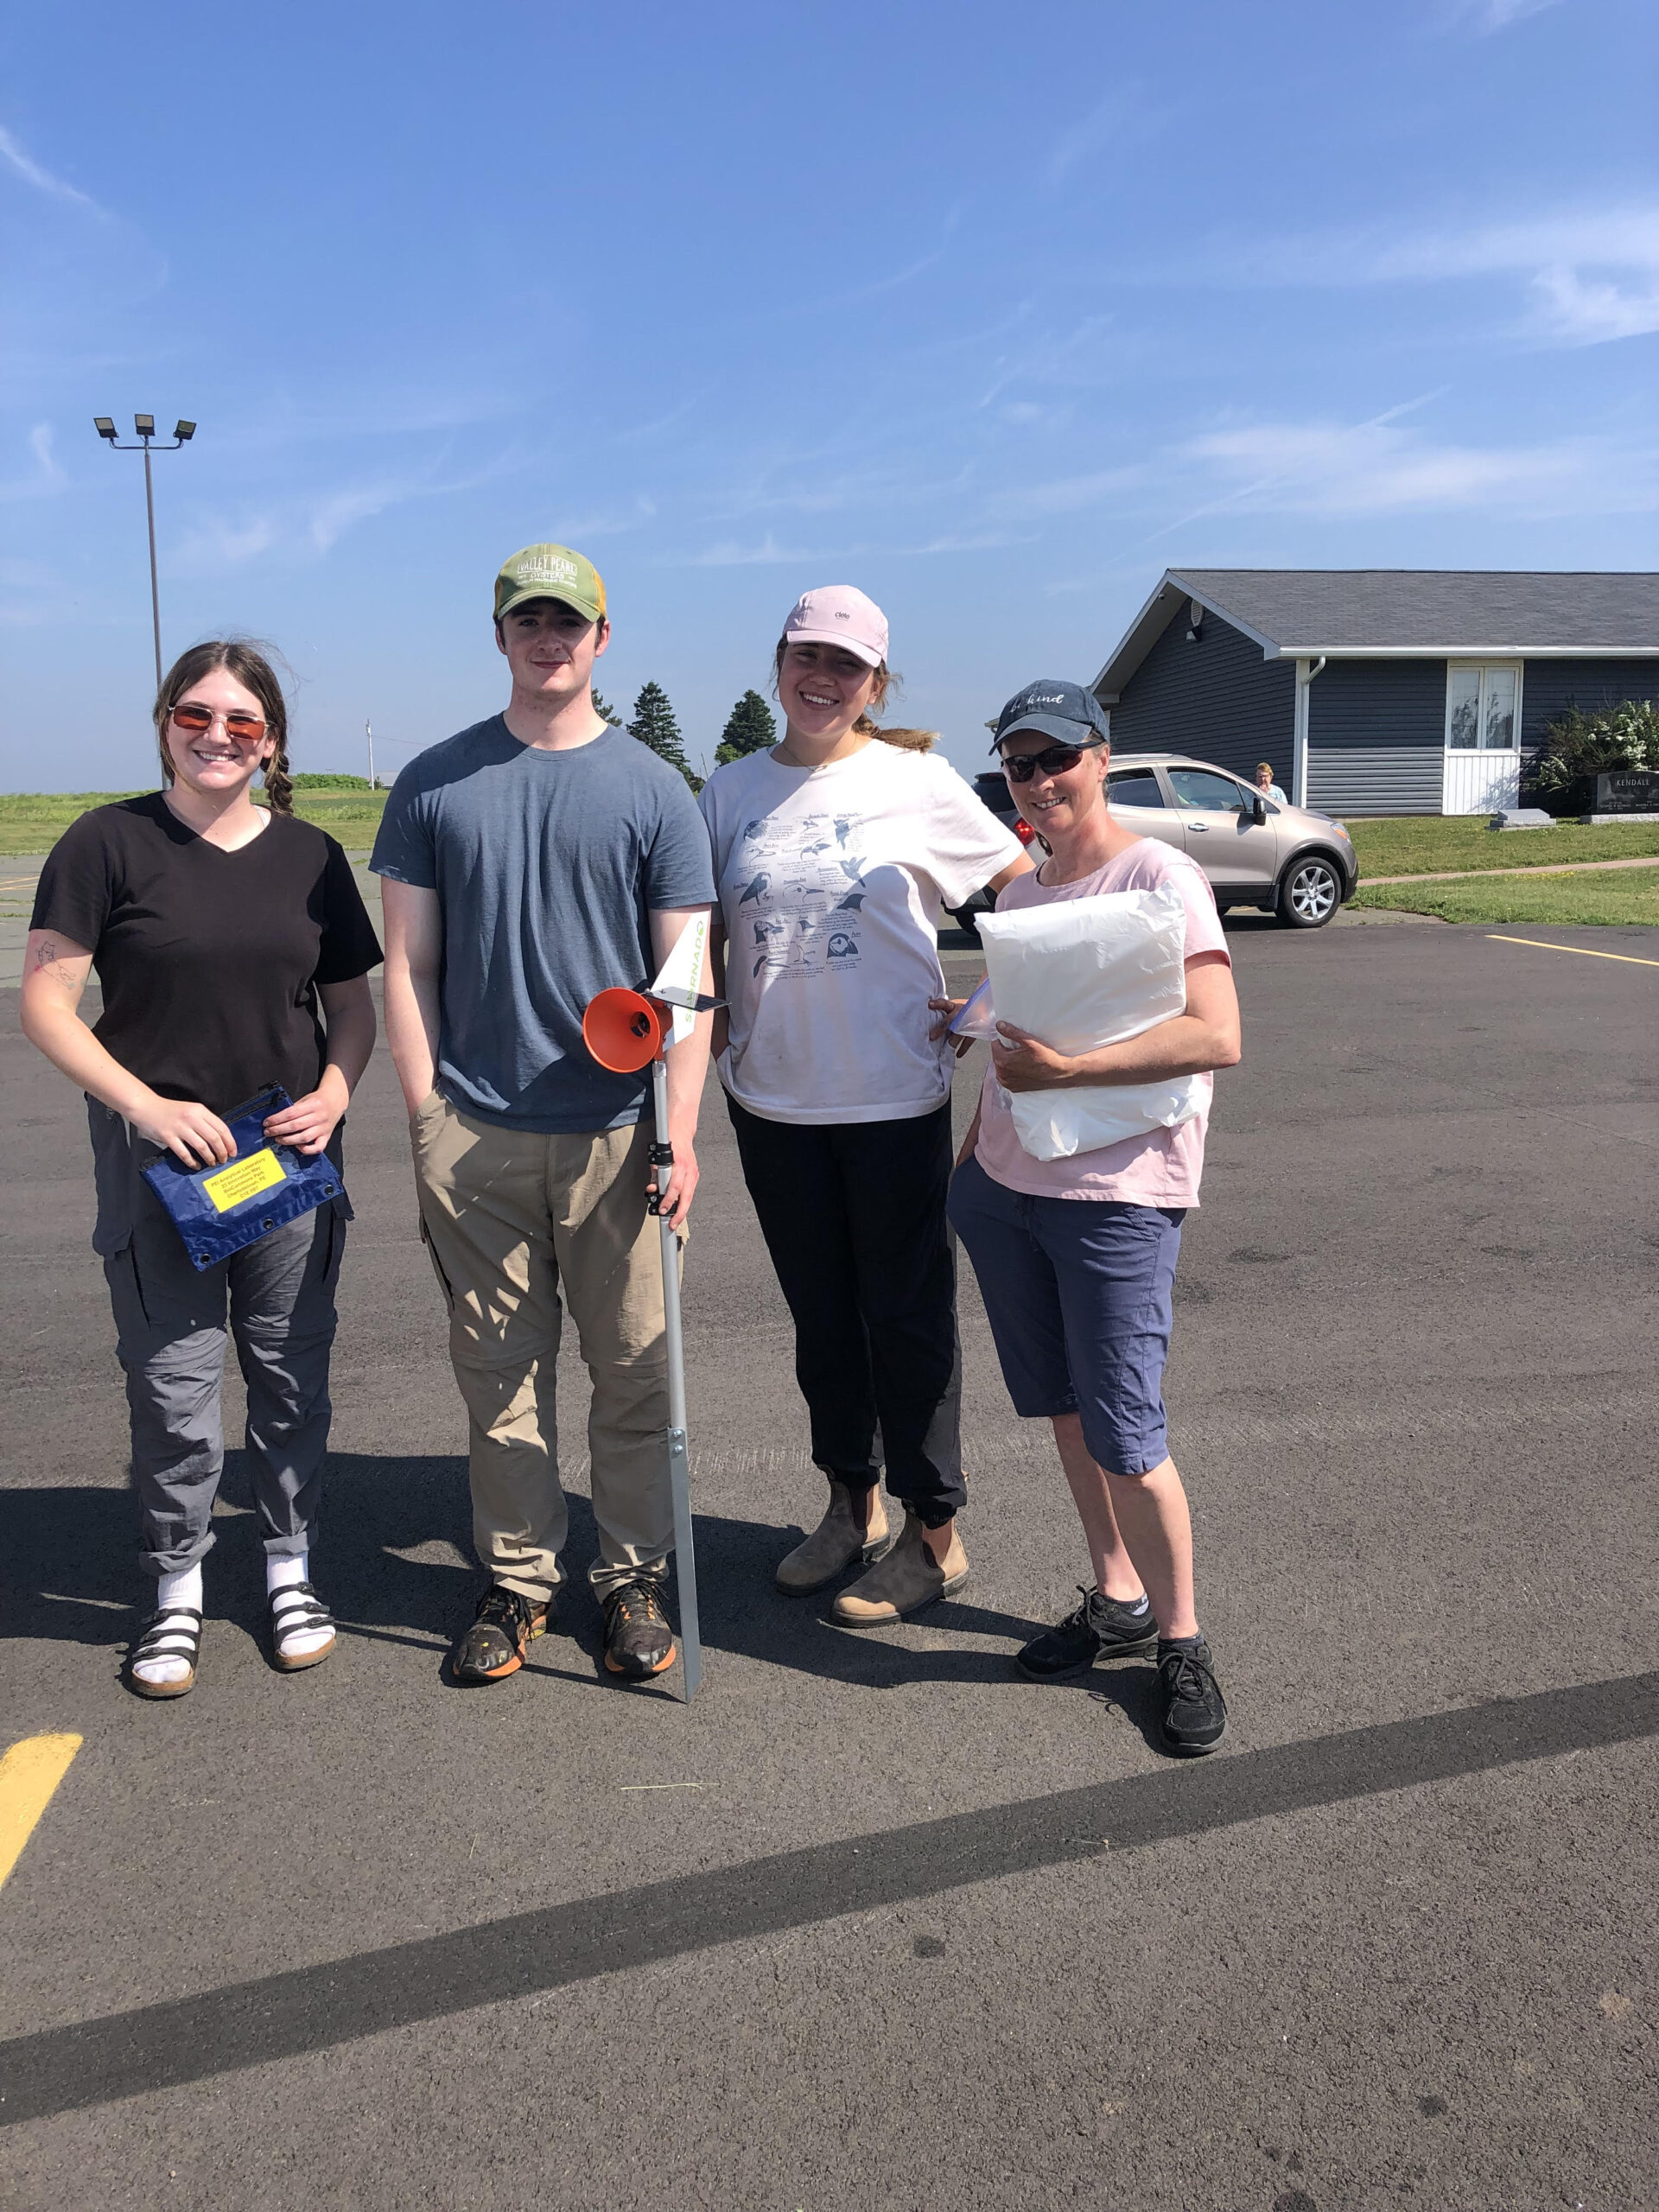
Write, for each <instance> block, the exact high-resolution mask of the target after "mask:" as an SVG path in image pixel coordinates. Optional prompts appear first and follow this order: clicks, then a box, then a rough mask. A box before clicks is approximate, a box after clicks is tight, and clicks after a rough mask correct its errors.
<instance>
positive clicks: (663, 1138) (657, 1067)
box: [651, 1052, 702, 1705]
mask: <svg viewBox="0 0 1659 2212" xmlns="http://www.w3.org/2000/svg"><path fill="white" fill-rule="evenodd" d="M651 1096H652V1106H653V1107H654V1108H655V1109H656V1115H657V1142H658V1147H659V1148H660V1147H666V1146H667V1144H668V1141H669V1140H668V1066H667V1063H666V1062H665V1061H664V1058H663V1056H662V1054H661V1053H660V1052H658V1055H657V1058H655V1059H654V1060H653V1061H652V1064H651ZM670 1157H672V1154H671V1155H670ZM657 1172H658V1175H659V1176H660V1177H661V1178H662V1179H663V1184H664V1185H665V1184H666V1181H667V1175H668V1171H667V1169H666V1167H664V1166H659V1167H658V1171H657ZM658 1187H659V1188H660V1187H662V1185H659V1186H658ZM661 1225H662V1233H663V1331H664V1337H665V1338H666V1340H667V1344H668V1481H669V1488H670V1491H671V1493H672V1495H673V1499H674V1568H675V1573H676V1575H677V1578H678V1582H679V1592H680V1664H681V1666H682V1668H683V1670H684V1683H685V1701H686V1703H687V1704H688V1705H689V1704H690V1701H691V1700H692V1697H693V1696H694V1695H695V1694H696V1687H697V1684H698V1683H699V1682H700V1681H702V1632H701V1630H699V1628H698V1625H697V1559H696V1549H695V1548H694V1546H693V1543H692V1539H691V1454H690V1448H689V1446H688V1443H687V1440H686V1432H685V1338H684V1337H683V1334H682V1332H681V1328H680V1240H679V1238H678V1237H677V1236H676V1235H675V1233H674V1229H673V1225H672V1224H671V1222H670V1220H669V1218H668V1216H667V1215H666V1214H664V1215H663V1216H662V1224H661Z"/></svg>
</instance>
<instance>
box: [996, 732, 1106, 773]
mask: <svg viewBox="0 0 1659 2212" xmlns="http://www.w3.org/2000/svg"><path fill="white" fill-rule="evenodd" d="M1105 742H1106V741H1105V739H1104V738H1103V737H1086V738H1084V741H1083V743H1082V744H1081V745H1049V746H1045V747H1044V748H1043V750H1042V751H1041V752H1040V753H1014V754H1012V755H1010V754H1007V753H1004V754H1003V756H1002V772H1003V774H1004V775H1006V776H1007V779H1008V781H1009V782H1010V783H1011V784H1028V783H1029V782H1030V781H1031V779H1032V778H1033V776H1034V775H1035V774H1036V773H1037V771H1038V770H1039V768H1040V769H1041V770H1042V772H1043V773H1044V775H1046V776H1063V775H1064V774H1065V772H1066V770H1067V769H1068V768H1075V767H1076V766H1077V763H1078V761H1079V760H1082V758H1083V756H1084V753H1089V752H1091V751H1092V750H1093V749H1094V747H1096V746H1098V745H1104V744H1105Z"/></svg>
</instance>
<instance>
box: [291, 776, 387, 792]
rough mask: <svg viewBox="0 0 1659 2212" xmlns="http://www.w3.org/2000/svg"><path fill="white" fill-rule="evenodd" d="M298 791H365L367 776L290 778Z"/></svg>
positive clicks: (367, 785)
mask: <svg viewBox="0 0 1659 2212" xmlns="http://www.w3.org/2000/svg"><path fill="white" fill-rule="evenodd" d="M289 782H290V783H291V784H292V785H293V786H294V788H295V790H296V791H367V789H368V788H369V779H368V778H367V777H366V776H290V777H289Z"/></svg>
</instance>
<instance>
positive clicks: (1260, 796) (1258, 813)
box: [1250, 791, 1268, 822]
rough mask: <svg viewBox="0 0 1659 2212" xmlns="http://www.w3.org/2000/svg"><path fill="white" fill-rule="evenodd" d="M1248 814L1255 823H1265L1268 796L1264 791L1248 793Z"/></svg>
mask: <svg viewBox="0 0 1659 2212" xmlns="http://www.w3.org/2000/svg"><path fill="white" fill-rule="evenodd" d="M1250 813H1251V815H1252V816H1253V817H1254V818H1255V820H1256V821H1257V822H1265V821H1266V820H1267V818H1268V795H1267V793H1266V792H1265V791H1252V792H1251V793H1250Z"/></svg>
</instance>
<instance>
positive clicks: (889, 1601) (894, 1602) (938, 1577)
mask: <svg viewBox="0 0 1659 2212" xmlns="http://www.w3.org/2000/svg"><path fill="white" fill-rule="evenodd" d="M924 1535H925V1531H924V1527H923V1523H922V1522H920V1521H919V1520H918V1518H917V1516H915V1514H913V1513H912V1512H910V1511H909V1510H906V1514H905V1526H904V1530H903V1533H902V1534H901V1535H900V1536H899V1541H898V1542H897V1543H896V1544H895V1545H894V1546H893V1549H892V1550H891V1551H890V1552H889V1553H888V1554H887V1557H886V1558H885V1559H884V1560H880V1561H878V1563H877V1564H876V1565H875V1566H874V1567H872V1568H871V1569H870V1571H869V1573H868V1574H861V1575H860V1576H859V1578H858V1580H857V1581H856V1582H855V1583H854V1585H853V1586H852V1588H851V1589H850V1590H843V1591H842V1593H841V1595H840V1597H839V1598H837V1599H836V1602H835V1604H834V1605H833V1606H832V1607H831V1609H830V1611H831V1616H832V1618H834V1619H836V1620H838V1621H839V1622H840V1623H841V1624H842V1627H843V1628H877V1627H879V1626H880V1624H881V1623H882V1622H883V1621H896V1620H899V1619H900V1618H902V1617H903V1616H904V1615H905V1614H906V1613H914V1612H918V1611H920V1610H921V1608H922V1607H923V1606H924V1605H931V1604H932V1603H933V1601H934V1599H936V1598H948V1597H949V1596H950V1592H952V1591H953V1590H960V1589H961V1587H962V1586H963V1583H964V1582H965V1581H966V1580H968V1554H967V1553H966V1552H965V1551H963V1548H962V1538H961V1537H960V1536H959V1535H957V1532H956V1530H955V1529H954V1528H953V1529H951V1531H950V1550H949V1551H948V1552H946V1554H945V1555H944V1566H943V1567H936V1566H935V1565H934V1563H933V1554H931V1552H930V1551H929V1550H928V1548H927V1545H926V1543H925V1541H924Z"/></svg>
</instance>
